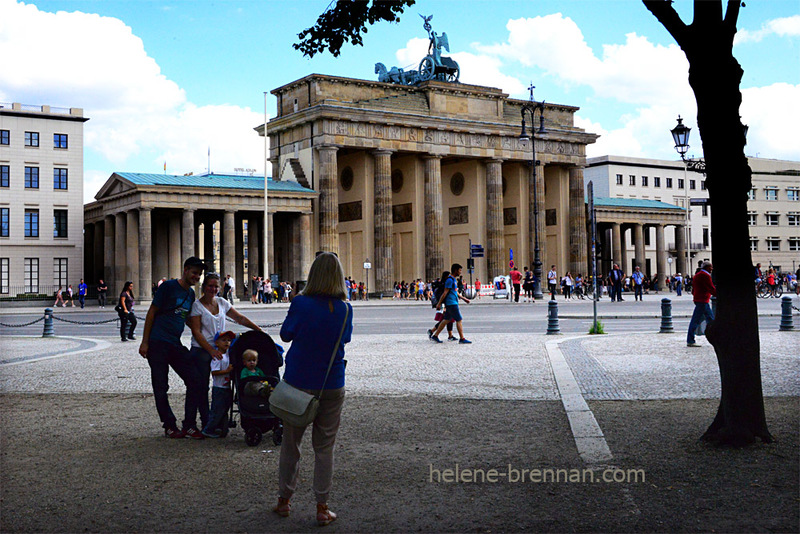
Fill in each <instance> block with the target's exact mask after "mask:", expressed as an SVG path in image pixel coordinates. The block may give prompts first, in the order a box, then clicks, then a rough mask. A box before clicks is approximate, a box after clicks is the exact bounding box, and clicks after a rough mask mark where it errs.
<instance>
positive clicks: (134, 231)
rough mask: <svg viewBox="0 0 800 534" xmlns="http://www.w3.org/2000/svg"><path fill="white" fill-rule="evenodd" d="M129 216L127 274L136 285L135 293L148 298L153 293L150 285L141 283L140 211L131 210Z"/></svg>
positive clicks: (126, 252)
mask: <svg viewBox="0 0 800 534" xmlns="http://www.w3.org/2000/svg"><path fill="white" fill-rule="evenodd" d="M127 216H128V224H127V226H128V228H127V230H128V232H127V243H126V245H127V246H126V251H125V254H126V257H127V263H128V266H127V272H128V274H127V276H126V279H127V280H130V281H132V282H133V283H134V285H135V286H136V288H137V289H136V291H135V292H134V294H136V295H139V297H140V298H145V299H148V298H149V297H150V295H151V294H152V293H151V289H152V288H151V287H150V286H144V287H143V286H141V285H140V284H139V211H138V210H135V209H133V210H130V211H129V212H127Z"/></svg>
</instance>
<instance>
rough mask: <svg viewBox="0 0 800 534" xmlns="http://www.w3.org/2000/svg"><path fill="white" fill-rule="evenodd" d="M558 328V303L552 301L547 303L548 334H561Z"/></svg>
mask: <svg viewBox="0 0 800 534" xmlns="http://www.w3.org/2000/svg"><path fill="white" fill-rule="evenodd" d="M560 333H561V329H560V328H559V326H558V302H556V301H555V300H551V301H549V302H548V303H547V334H548V335H549V334H560Z"/></svg>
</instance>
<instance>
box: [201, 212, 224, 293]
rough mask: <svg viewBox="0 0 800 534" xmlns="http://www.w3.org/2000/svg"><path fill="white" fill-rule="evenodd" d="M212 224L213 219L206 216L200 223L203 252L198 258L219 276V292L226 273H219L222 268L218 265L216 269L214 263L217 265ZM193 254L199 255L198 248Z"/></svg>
mask: <svg viewBox="0 0 800 534" xmlns="http://www.w3.org/2000/svg"><path fill="white" fill-rule="evenodd" d="M214 223H216V221H215V220H214V219H212V218H211V216H208V217H206V218H205V219H203V222H202V224H203V241H202V243H203V249H202V250H203V252H202V256H200V257H201V258H203V260H205V261H207V262H208V264H209V265H208V267H209V269H211V270H212V271H214V272H216V273H219V274H221V276H220V291H221V290H222V287H221V285H222V284H223V283H224V282H222V278H223V277H224V276H225V275H226V274H227V273H220V272H219V271H220V269H221V267H222V266H221V265H220V267H219V268H218V267H217V265H216V263H217V262H216V260H217V257H216V252H217V251H216V250H215V247H214ZM197 234H198V236H199V235H200V231H199V228H198V232H197ZM220 237H222V232H220ZM195 254H197V255H200V254H201V253H200V248H199V247H198V250H197V251H196V252H195Z"/></svg>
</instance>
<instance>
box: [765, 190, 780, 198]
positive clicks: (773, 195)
mask: <svg viewBox="0 0 800 534" xmlns="http://www.w3.org/2000/svg"><path fill="white" fill-rule="evenodd" d="M764 200H778V190H777V189H774V188H767V189H765V190H764Z"/></svg>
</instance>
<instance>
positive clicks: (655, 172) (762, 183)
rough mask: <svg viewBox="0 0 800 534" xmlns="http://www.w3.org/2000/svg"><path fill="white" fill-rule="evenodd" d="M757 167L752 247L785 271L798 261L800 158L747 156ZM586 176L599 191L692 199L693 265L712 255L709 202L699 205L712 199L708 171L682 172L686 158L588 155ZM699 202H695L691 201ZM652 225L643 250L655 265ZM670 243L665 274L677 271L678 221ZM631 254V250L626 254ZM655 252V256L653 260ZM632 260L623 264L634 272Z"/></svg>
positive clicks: (628, 239) (627, 236)
mask: <svg viewBox="0 0 800 534" xmlns="http://www.w3.org/2000/svg"><path fill="white" fill-rule="evenodd" d="M748 162H749V164H750V168H751V169H752V171H753V177H752V182H753V190H752V191H751V192H750V201H749V202H748V214H749V217H750V221H749V222H750V243H751V244H750V248H751V250H752V251H753V252H752V254H753V263H761V264H762V266H765V267H766V266H769V265H773V266H775V267H779V270H782V271H789V270H792V271H795V270H796V269H797V267H798V266H800V162H796V161H785V160H773V159H765V158H748ZM586 164H587V166H586V169H585V171H584V180H585V182H586V183H587V184H588V182H589V181H590V180H591V181H592V182H593V187H594V194H595V196H596V197H609V198H620V199H643V200H657V201H661V202H665V203H667V204H673V205H675V206H679V207H684V206H686V205H687V204H688V205H690V210H689V217H688V219H689V220H688V227H689V228H690V231H689V235H690V239H689V243H688V246H687V248H688V249H689V251H690V267H691V268H692V270H694V267H695V266H696V265H697V262H698V261H702V260H706V259H707V260H711V249H712V242H711V213H710V212H711V208H710V207H708V206H707V205H701V204H700V203H701V202H702V201H703V200H706V199H708V191H707V190H706V187H705V175H704V174H702V173H699V172H694V171H691V170H689V171H688V172H686V173H685V174H684V165H683V162H682V161H669V160H658V159H645V158H630V157H623V156H600V157H596V158H587V160H586ZM692 201H694V204H696V205H691V204H693V202H692ZM654 231H655V230H654V229H648V230H646V232H645V236H644V237H645V255H646V257H647V259H648V263H652V265H655V236H654ZM665 232H666V242H667V244H666V246H667V250H668V254H669V256H670V258H671V259H672V261H671V262H669V263H668V265H669V270H668V272H667V273H666V274H668V275H670V274H675V273H676V272H677V270H678V269H677V266H678V265H679V264H680V265H682V264H683V261H678V258H677V249H676V241H677V240H676V238H675V227H674V226H673V227H667V228H666V230H665ZM632 234H633V232H625V231H624V227H623V232H622V240H623V241H624V247H625V250H626V251H629V252H632V251H633V249H634V244H633V241H634V237H633V235H632ZM627 257H628V258H631V257H632V254H631V253H629V254H627ZM651 258H652V260H651ZM630 269H631V266H630V265H627V266H626V267H625V268H624V270H625V271H626V272H630Z"/></svg>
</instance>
